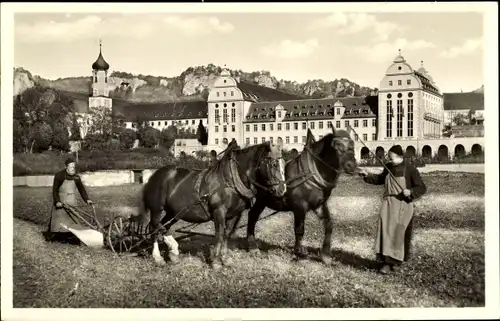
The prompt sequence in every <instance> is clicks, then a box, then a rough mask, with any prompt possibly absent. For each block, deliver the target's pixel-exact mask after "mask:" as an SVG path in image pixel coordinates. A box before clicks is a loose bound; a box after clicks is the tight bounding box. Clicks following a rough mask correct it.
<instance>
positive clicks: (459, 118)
mask: <svg viewBox="0 0 500 321" xmlns="http://www.w3.org/2000/svg"><path fill="white" fill-rule="evenodd" d="M453 123H454V124H455V125H456V126H464V125H468V124H469V123H470V117H468V116H467V115H464V114H456V115H455V116H453Z"/></svg>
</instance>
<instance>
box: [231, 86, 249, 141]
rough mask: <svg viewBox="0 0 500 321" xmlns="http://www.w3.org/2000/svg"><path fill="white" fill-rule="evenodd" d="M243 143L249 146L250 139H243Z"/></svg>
mask: <svg viewBox="0 0 500 321" xmlns="http://www.w3.org/2000/svg"><path fill="white" fill-rule="evenodd" d="M231 93H232V91H231ZM245 143H246V144H247V145H250V138H248V137H247V138H246V139H245Z"/></svg>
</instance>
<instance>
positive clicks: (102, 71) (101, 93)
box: [89, 40, 112, 108]
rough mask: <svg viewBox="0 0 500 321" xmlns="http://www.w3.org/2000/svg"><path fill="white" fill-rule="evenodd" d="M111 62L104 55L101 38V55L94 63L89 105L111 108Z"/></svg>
mask: <svg viewBox="0 0 500 321" xmlns="http://www.w3.org/2000/svg"><path fill="white" fill-rule="evenodd" d="M108 70H109V64H108V63H107V62H106V60H104V57H103V56H102V43H101V41H100V40H99V56H98V57H97V60H96V61H95V62H94V63H93V64H92V94H91V96H90V97H89V107H91V108H92V107H93V108H111V107H112V99H111V98H110V97H109V87H108Z"/></svg>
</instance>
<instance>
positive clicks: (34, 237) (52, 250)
mask: <svg viewBox="0 0 500 321" xmlns="http://www.w3.org/2000/svg"><path fill="white" fill-rule="evenodd" d="M422 176H423V178H424V180H425V182H426V184H427V186H428V194H427V195H426V196H425V197H424V198H422V199H421V200H420V201H418V202H417V203H416V218H415V219H416V221H415V232H414V234H415V236H414V250H413V259H412V261H411V262H409V264H407V265H406V266H405V267H404V268H403V270H402V271H401V272H400V273H398V274H395V275H389V276H383V275H379V274H378V273H377V272H376V267H377V266H376V264H375V263H374V262H373V238H374V234H375V227H376V225H375V223H376V219H377V211H378V207H379V204H380V196H381V194H382V187H379V186H372V185H367V184H364V183H363V182H362V181H361V180H360V179H358V178H350V177H344V178H342V179H341V182H339V185H338V187H337V188H336V190H335V192H334V196H333V197H332V198H331V200H330V206H331V208H332V210H333V211H334V216H335V233H334V236H333V256H334V264H333V265H332V266H325V265H323V264H322V263H320V262H318V261H317V260H316V259H315V258H316V256H317V251H318V247H319V245H320V242H321V240H322V236H323V229H322V225H321V223H320V222H319V220H318V219H317V218H316V217H315V216H314V215H313V214H309V215H308V218H307V222H306V235H305V237H304V240H305V244H306V245H307V246H308V248H309V251H310V256H311V258H310V259H309V260H305V261H299V262H296V261H293V260H292V258H293V257H292V248H291V246H292V245H293V240H294V234H293V219H292V215H291V213H281V214H278V215H275V216H273V217H271V218H269V219H266V220H263V221H261V222H259V223H258V224H257V229H256V236H257V237H258V238H259V239H260V243H261V244H260V247H261V249H262V250H261V253H260V254H258V255H250V254H248V253H247V252H246V251H245V250H244V244H245V242H244V241H243V240H242V239H241V237H243V236H244V235H245V229H244V228H243V229H241V230H239V231H238V233H237V236H236V237H235V239H234V240H233V241H232V242H231V248H232V250H231V252H230V256H231V257H232V259H233V265H232V266H231V267H228V268H225V269H222V270H220V271H217V272H214V271H213V270H211V269H210V267H209V266H208V265H207V263H206V261H205V257H206V255H207V252H208V249H209V246H210V245H211V244H212V242H213V240H212V239H211V238H208V237H202V236H196V237H192V238H190V239H186V240H182V241H180V242H179V243H180V251H181V259H182V261H181V264H179V265H177V266H167V267H158V266H156V265H155V264H154V263H153V261H152V259H151V258H150V257H146V258H141V257H118V256H116V255H114V254H113V253H111V252H110V251H106V250H102V251H93V250H90V249H87V248H85V247H77V246H71V245H63V244H53V243H47V242H45V241H44V240H43V237H42V235H41V233H40V232H41V231H42V230H44V229H45V228H46V224H47V222H48V219H49V215H50V206H51V201H50V192H51V191H50V188H15V189H14V216H15V219H14V307H15V308H21V307H94V308H97V307H100V308H104V307H115V308H118V307H122V308H130V307H135V308H137V307H141V308H151V307H178V308H196V307H465V306H467V307H472V306H473V307H478V306H484V286H485V279H484V277H485V275H484V269H485V268H484V211H485V205H484V175H483V174H471V173H467V174H465V173H444V172H437V173H431V174H423V175H422ZM140 188H141V186H140V185H128V186H113V187H92V188H89V189H88V190H89V194H90V196H91V198H92V199H93V200H94V201H95V202H97V204H98V207H97V210H98V213H99V216H100V219H101V220H103V221H104V222H106V221H107V220H109V217H110V215H111V214H112V213H113V212H116V211H120V210H121V209H123V208H125V207H127V206H135V205H136V204H135V202H136V200H137V193H138V192H139V190H140ZM267 213H270V211H267V212H265V213H264V216H265V215H266V214H267ZM245 222H246V215H245V220H243V222H241V223H240V224H244V223H245ZM174 227H175V226H174ZM195 230H196V231H203V232H206V233H213V225H212V223H206V224H203V225H200V226H198V227H197V228H196V229H195ZM76 284H78V289H77V290H76V291H72V290H73V289H74V287H75V285H76ZM71 293H73V294H71Z"/></svg>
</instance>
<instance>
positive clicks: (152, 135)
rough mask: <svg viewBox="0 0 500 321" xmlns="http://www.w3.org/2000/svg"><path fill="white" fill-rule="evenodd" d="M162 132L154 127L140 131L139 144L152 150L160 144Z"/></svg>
mask: <svg viewBox="0 0 500 321" xmlns="http://www.w3.org/2000/svg"><path fill="white" fill-rule="evenodd" d="M160 134H161V133H160V131H159V130H158V129H156V128H153V127H146V128H141V130H140V131H139V143H140V145H141V146H143V147H146V148H150V147H155V146H158V144H159V143H160Z"/></svg>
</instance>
